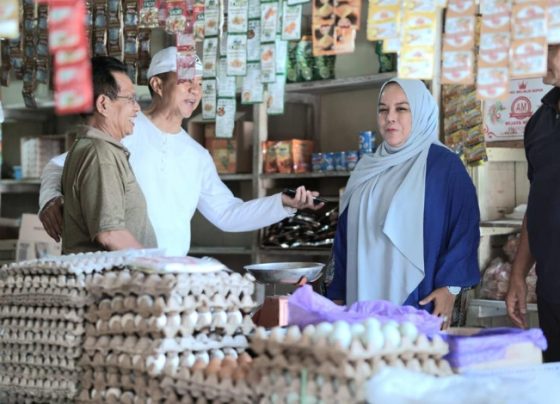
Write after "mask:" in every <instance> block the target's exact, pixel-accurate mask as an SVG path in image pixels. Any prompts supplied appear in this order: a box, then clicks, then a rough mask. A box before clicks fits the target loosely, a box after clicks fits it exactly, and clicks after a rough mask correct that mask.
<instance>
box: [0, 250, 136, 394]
mask: <svg viewBox="0 0 560 404" xmlns="http://www.w3.org/2000/svg"><path fill="white" fill-rule="evenodd" d="M141 254H142V252H135V253H128V252H127V253H122V252H121V253H87V254H76V255H68V256H62V257H51V258H43V259H38V260H29V261H22V262H19V263H13V264H9V265H5V266H3V267H2V268H0V307H1V308H0V327H1V332H0V402H2V403H4V402H14V403H20V402H28V401H30V402H31V401H32V402H63V401H65V400H71V399H72V398H73V397H75V395H76V394H77V392H78V383H79V380H80V375H81V367H80V366H79V360H80V357H81V355H82V346H83V342H84V338H83V337H84V332H85V328H84V321H85V318H84V315H85V312H86V307H87V305H88V303H89V302H90V301H91V297H90V296H89V295H88V292H87V290H86V284H87V283H88V281H89V280H91V279H92V278H93V276H94V274H96V273H101V272H103V271H105V270H108V269H112V268H115V267H120V266H123V265H124V263H125V262H126V261H127V260H128V259H130V258H131V257H132V256H134V257H136V256H138V255H141Z"/></svg>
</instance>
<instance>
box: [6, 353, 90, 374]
mask: <svg viewBox="0 0 560 404" xmlns="http://www.w3.org/2000/svg"><path fill="white" fill-rule="evenodd" d="M0 366H25V367H29V368H37V369H48V370H52V371H58V370H67V371H71V372H74V371H80V370H81V367H80V366H79V364H78V359H77V358H69V357H64V356H58V355H49V354H43V353H33V354H29V353H21V352H2V353H1V354H0Z"/></svg>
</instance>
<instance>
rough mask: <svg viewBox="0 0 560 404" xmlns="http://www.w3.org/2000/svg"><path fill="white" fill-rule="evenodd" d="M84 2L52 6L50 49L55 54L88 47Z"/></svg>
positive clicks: (50, 10) (50, 11)
mask: <svg viewBox="0 0 560 404" xmlns="http://www.w3.org/2000/svg"><path fill="white" fill-rule="evenodd" d="M84 14H85V7H84V3H83V2H80V1H78V2H76V3H74V4H71V5H64V6H51V8H50V9H49V15H50V18H49V49H50V51H51V53H55V52H57V51H59V50H62V49H72V48H77V47H80V46H87V44H86V43H85V39H86V38H85V30H84V24H83V19H82V18H79V16H84Z"/></svg>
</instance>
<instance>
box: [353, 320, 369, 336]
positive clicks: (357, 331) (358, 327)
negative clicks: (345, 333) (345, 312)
mask: <svg viewBox="0 0 560 404" xmlns="http://www.w3.org/2000/svg"><path fill="white" fill-rule="evenodd" d="M350 331H351V332H352V337H354V338H357V337H360V336H361V335H362V334H363V333H364V332H366V327H365V326H364V325H363V324H360V323H357V324H352V325H351V326H350Z"/></svg>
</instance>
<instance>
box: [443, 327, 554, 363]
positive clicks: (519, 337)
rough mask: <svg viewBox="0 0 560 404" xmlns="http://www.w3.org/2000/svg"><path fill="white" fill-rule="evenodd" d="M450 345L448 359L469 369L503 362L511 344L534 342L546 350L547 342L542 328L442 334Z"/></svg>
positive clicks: (498, 329)
mask: <svg viewBox="0 0 560 404" xmlns="http://www.w3.org/2000/svg"><path fill="white" fill-rule="evenodd" d="M441 336H442V338H443V339H444V341H446V342H447V343H448V344H449V353H448V354H447V355H446V356H445V359H447V361H448V362H449V364H450V365H451V366H452V367H454V368H460V367H465V366H470V365H474V364H478V363H484V362H488V361H493V360H499V359H502V358H503V357H504V356H505V354H506V349H507V348H508V347H509V346H510V345H511V344H516V343H520V342H532V343H533V344H534V345H535V346H537V347H538V348H540V349H541V350H543V351H544V350H545V349H546V347H547V344H546V338H545V337H544V335H543V332H542V330H541V329H540V328H531V329H529V330H522V329H520V328H508V327H502V328H490V329H487V330H485V329H483V330H481V331H480V332H479V333H477V334H474V335H470V336H465V335H450V334H446V333H442V334H441Z"/></svg>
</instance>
